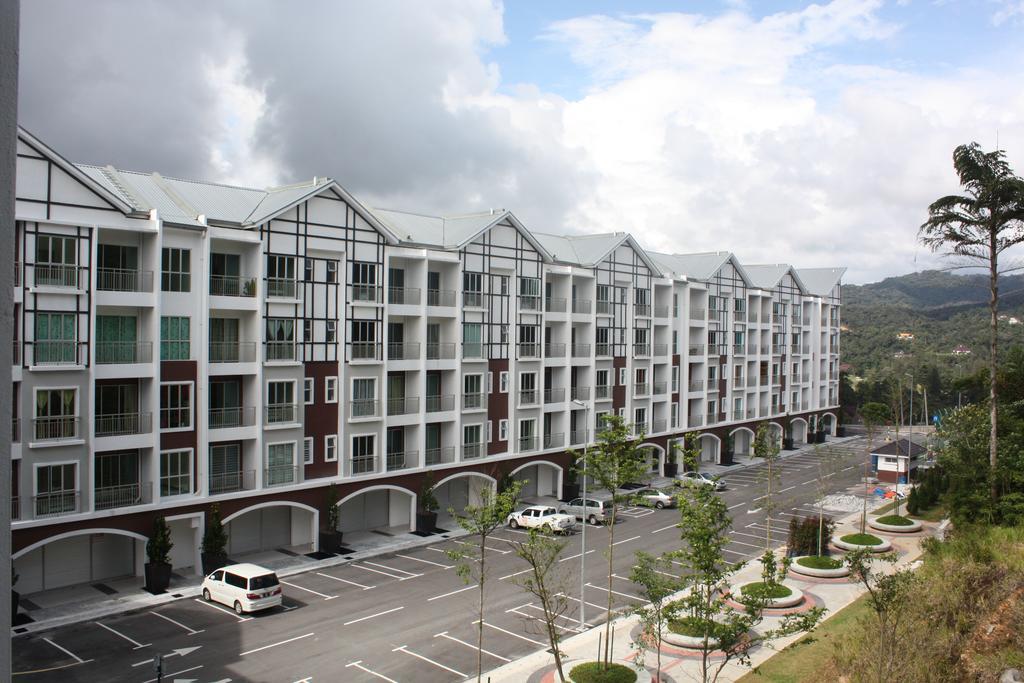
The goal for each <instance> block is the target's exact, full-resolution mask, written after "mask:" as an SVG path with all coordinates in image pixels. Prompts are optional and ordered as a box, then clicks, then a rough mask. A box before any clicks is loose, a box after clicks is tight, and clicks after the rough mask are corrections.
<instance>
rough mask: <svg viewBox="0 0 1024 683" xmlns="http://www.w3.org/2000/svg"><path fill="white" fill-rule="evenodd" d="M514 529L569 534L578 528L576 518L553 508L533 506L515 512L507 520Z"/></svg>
mask: <svg viewBox="0 0 1024 683" xmlns="http://www.w3.org/2000/svg"><path fill="white" fill-rule="evenodd" d="M505 522H506V524H508V525H509V526H510V527H512V528H513V529H518V528H520V527H523V528H525V529H543V530H545V531H549V532H551V533H560V534H567V533H569V532H571V531H572V530H573V529H574V528H575V527H576V518H575V517H574V516H572V515H563V514H562V513H560V512H559V511H558V510H556V509H555V508H553V507H548V506H546V505H531V506H530V507H528V508H526V509H525V510H519V511H517V512H513V513H512V514H510V515H509V516H508V519H506V520H505Z"/></svg>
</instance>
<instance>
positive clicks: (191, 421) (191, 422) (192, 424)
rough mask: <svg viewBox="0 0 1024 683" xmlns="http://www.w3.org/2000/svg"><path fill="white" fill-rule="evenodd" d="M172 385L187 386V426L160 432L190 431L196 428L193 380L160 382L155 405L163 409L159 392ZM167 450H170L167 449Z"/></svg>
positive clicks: (160, 409)
mask: <svg viewBox="0 0 1024 683" xmlns="http://www.w3.org/2000/svg"><path fill="white" fill-rule="evenodd" d="M172 385H173V386H185V385H187V386H188V387H189V392H188V396H189V401H188V403H189V405H188V426H187V427H170V428H167V429H163V428H161V429H160V432H161V433H171V432H191V431H192V430H193V429H195V428H196V383H195V382H160V386H159V388H158V389H157V395H156V401H157V406H158V410H159V411H163V409H164V407H163V404H162V403H161V401H160V399H161V398H162V397H161V394H162V393H163V388H164V387H165V386H172ZM77 400H78V397H77V395H76V396H75V401H76V404H77ZM159 424H160V420H159V418H158V419H157V425H159ZM172 450H175V451H180V450H184V449H181V448H175V449H172ZM168 452H170V451H168Z"/></svg>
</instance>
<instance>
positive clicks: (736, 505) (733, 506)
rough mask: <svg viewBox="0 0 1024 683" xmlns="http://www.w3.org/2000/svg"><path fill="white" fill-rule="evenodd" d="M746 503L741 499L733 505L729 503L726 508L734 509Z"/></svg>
mask: <svg viewBox="0 0 1024 683" xmlns="http://www.w3.org/2000/svg"><path fill="white" fill-rule="evenodd" d="M746 504H747V501H742V502H739V503H736V504H735V505H730V506H729V508H728V509H729V510H734V509H736V508H738V507H742V506H744V505H746Z"/></svg>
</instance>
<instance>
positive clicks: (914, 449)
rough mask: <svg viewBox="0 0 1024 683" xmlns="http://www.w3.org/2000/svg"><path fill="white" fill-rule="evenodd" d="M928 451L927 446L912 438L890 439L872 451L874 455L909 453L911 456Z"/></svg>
mask: <svg viewBox="0 0 1024 683" xmlns="http://www.w3.org/2000/svg"><path fill="white" fill-rule="evenodd" d="M927 452H928V449H927V448H925V447H924V446H922V445H921V444H919V443H917V442H915V441H911V440H910V439H900V440H899V441H890V442H889V443H887V444H885V445H883V446H880V447H878V448H876V449H874V450H872V451H871V453H872V455H907V454H908V453H909V454H910V456H911V457H914V456H917V455H921V454H922V453H927Z"/></svg>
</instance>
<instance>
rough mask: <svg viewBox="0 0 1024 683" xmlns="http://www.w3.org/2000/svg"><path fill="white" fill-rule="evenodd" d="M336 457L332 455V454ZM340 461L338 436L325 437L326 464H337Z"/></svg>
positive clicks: (329, 435)
mask: <svg viewBox="0 0 1024 683" xmlns="http://www.w3.org/2000/svg"><path fill="white" fill-rule="evenodd" d="M332 451H333V452H334V455H333V456H332V455H331V452H332ZM337 461H338V435H337V434H328V435H327V436H325V437H324V462H337Z"/></svg>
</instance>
